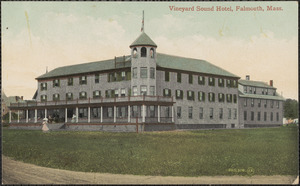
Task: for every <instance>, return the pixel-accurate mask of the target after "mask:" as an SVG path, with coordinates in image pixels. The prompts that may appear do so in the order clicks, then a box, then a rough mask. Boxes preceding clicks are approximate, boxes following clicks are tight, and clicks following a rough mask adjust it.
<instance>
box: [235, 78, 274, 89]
mask: <svg viewBox="0 0 300 186" xmlns="http://www.w3.org/2000/svg"><path fill="white" fill-rule="evenodd" d="M239 84H241V85H245V86H253V87H261V88H272V89H276V88H275V87H272V86H270V85H268V83H265V82H262V81H251V80H243V79H240V80H239Z"/></svg>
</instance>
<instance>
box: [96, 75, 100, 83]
mask: <svg viewBox="0 0 300 186" xmlns="http://www.w3.org/2000/svg"><path fill="white" fill-rule="evenodd" d="M95 83H99V74H95Z"/></svg>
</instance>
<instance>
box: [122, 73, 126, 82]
mask: <svg viewBox="0 0 300 186" xmlns="http://www.w3.org/2000/svg"><path fill="white" fill-rule="evenodd" d="M121 79H122V81H124V80H126V72H125V71H122V72H121Z"/></svg>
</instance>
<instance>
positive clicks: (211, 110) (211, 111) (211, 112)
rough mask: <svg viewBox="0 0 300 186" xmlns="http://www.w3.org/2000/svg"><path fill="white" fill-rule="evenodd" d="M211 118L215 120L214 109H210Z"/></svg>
mask: <svg viewBox="0 0 300 186" xmlns="http://www.w3.org/2000/svg"><path fill="white" fill-rule="evenodd" d="M209 118H210V119H213V118H214V109H213V108H209Z"/></svg>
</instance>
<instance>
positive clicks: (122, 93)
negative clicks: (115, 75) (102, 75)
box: [121, 88, 125, 97]
mask: <svg viewBox="0 0 300 186" xmlns="http://www.w3.org/2000/svg"><path fill="white" fill-rule="evenodd" d="M121 97H125V88H122V89H121Z"/></svg>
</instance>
